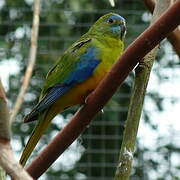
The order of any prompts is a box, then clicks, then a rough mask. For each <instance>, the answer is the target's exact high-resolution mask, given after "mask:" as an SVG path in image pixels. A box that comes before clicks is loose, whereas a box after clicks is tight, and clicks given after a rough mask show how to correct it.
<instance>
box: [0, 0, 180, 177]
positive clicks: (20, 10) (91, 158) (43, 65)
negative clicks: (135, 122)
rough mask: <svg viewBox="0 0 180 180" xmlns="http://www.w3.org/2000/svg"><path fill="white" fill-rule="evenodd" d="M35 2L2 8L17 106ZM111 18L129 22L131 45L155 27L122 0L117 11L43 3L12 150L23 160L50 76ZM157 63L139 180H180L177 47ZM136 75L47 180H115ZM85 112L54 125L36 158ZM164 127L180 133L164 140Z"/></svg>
mask: <svg viewBox="0 0 180 180" xmlns="http://www.w3.org/2000/svg"><path fill="white" fill-rule="evenodd" d="M3 2H4V1H3ZM32 3H33V2H32V1H28V0H27V1H23V2H19V1H17V2H16V1H14V2H13V1H7V2H4V3H2V4H0V14H1V17H0V25H1V28H0V44H1V46H0V57H1V58H0V59H1V60H0V75H1V76H2V80H3V82H4V84H5V86H6V89H7V90H8V96H9V100H10V104H11V105H13V103H14V101H15V99H16V96H17V92H18V89H19V86H20V84H21V81H22V78H23V73H24V71H25V68H26V64H27V56H28V52H29V43H30V32H31V24H32V13H33V6H32ZM107 12H116V13H118V14H120V15H122V16H123V17H124V18H125V19H126V20H127V28H128V32H127V37H126V46H127V45H128V44H129V43H130V42H132V41H133V40H134V38H135V37H137V36H138V35H139V34H140V33H141V32H142V31H143V30H144V29H145V28H146V27H147V26H148V23H149V20H150V18H151V16H150V14H149V13H148V12H147V11H146V9H145V7H144V5H143V3H142V2H140V1H131V0H128V1H119V2H116V6H115V8H113V7H111V6H110V4H109V2H108V1H102V2H100V1H95V0H93V1H91V2H86V1H83V0H82V1H78V2H77V1H66V2H65V1H55V0H54V1H52V2H48V1H45V0H44V1H42V5H41V18H40V30H39V40H38V55H37V63H36V66H35V70H34V73H33V77H32V80H31V83H30V87H29V89H28V92H27V93H26V95H25V97H24V98H25V103H24V105H23V108H22V109H21V112H20V113H19V114H18V116H17V120H16V122H15V123H14V125H13V133H14V134H13V142H12V145H13V148H14V149H15V150H16V152H17V156H18V157H19V153H20V152H21V151H22V147H23V146H24V145H25V143H26V142H27V139H28V138H27V137H28V135H30V132H31V131H32V128H33V126H34V124H22V118H23V116H24V115H25V114H26V113H27V112H29V111H30V109H32V107H33V106H34V105H35V104H36V103H37V101H38V96H39V93H40V90H41V87H42V85H43V81H44V79H45V75H46V73H47V72H48V70H49V69H50V67H52V65H53V64H54V62H55V61H56V60H57V59H58V57H59V56H60V55H61V53H62V52H63V51H64V50H65V49H66V48H67V47H68V46H69V45H71V43H72V42H74V41H75V40H77V39H78V38H79V37H80V36H81V35H82V34H84V33H85V32H86V31H87V30H88V28H89V27H90V26H91V25H92V23H93V22H95V21H96V20H97V18H99V17H100V16H101V15H104V14H105V13H107ZM164 59H165V60H164ZM157 60H158V62H157V63H155V67H154V69H153V74H152V80H151V83H150V85H151V87H150V88H149V90H148V94H147V98H146V99H147V103H145V109H144V112H143V116H142V119H143V122H142V124H141V125H140V129H139V133H140V135H139V139H140V140H139V141H138V143H137V149H136V153H135V161H134V167H133V171H132V176H131V179H132V180H136V179H137V180H143V179H144V180H145V179H167V180H170V179H179V177H180V174H179V172H178V169H179V164H178V162H180V159H179V157H178V153H179V151H180V144H179V143H178V142H180V141H179V140H180V139H179V137H178V134H180V133H179V132H178V130H177V128H176V126H175V127H174V126H173V125H172V124H173V123H175V124H176V123H177V118H176V116H177V111H175V110H176V108H177V107H179V99H180V97H179V95H178V93H177V92H176V91H175V90H174V91H175V93H174V94H173V93H171V92H170V88H171V83H172V82H173V81H175V82H177V80H178V78H179V77H180V74H179V72H178V71H179V59H178V57H177V56H176V55H175V54H174V52H173V51H172V48H171V46H170V45H169V44H167V43H164V44H163V47H162V49H161V51H160V53H159V55H158V57H157ZM174 69H176V70H174ZM166 72H168V73H166ZM133 76H134V74H133V73H132V74H131V75H130V76H129V78H128V79H127V80H126V82H125V83H124V84H123V85H122V86H121V87H120V89H119V90H118V91H117V93H116V94H115V95H114V97H113V98H112V100H111V101H110V102H109V103H108V104H107V106H106V107H105V108H104V112H102V113H99V114H98V115H97V117H96V119H95V120H94V121H93V122H92V124H91V125H90V126H89V127H88V128H87V129H86V131H85V132H84V133H83V134H82V135H81V137H79V139H78V140H77V141H75V142H74V143H73V144H72V145H71V146H70V147H69V148H68V150H67V151H66V152H65V153H64V154H63V155H62V156H61V157H60V158H59V159H58V160H57V162H56V163H55V164H53V166H52V167H51V168H49V170H48V172H47V173H46V174H45V175H43V176H42V177H41V178H40V179H62V180H63V179H64V180H65V179H76V180H96V179H98V180H100V179H102V180H110V179H112V178H113V176H114V173H115V168H116V166H117V162H118V154H119V150H120V145H121V140H122V135H123V129H124V124H125V123H124V122H125V120H126V117H127V111H128V104H129V98H130V93H131V87H132V82H133ZM173 84H174V83H173ZM178 87H179V83H176V84H175V89H176V88H177V89H178ZM163 88H164V89H165V91H166V92H168V91H169V92H170V95H169V96H168V95H167V93H164V91H163ZM172 105H174V107H175V109H174V112H173V116H172V117H169V118H173V119H174V121H172V122H169V121H168V123H167V122H166V125H167V126H166V128H165V126H162V127H161V126H160V125H159V124H160V123H163V122H162V120H163V119H166V118H165V115H164V114H167V116H170V113H168V112H169V111H168V110H169V109H168V107H170V106H172ZM77 108H78V107H73V108H71V109H69V110H67V111H65V112H64V113H63V114H62V115H59V116H58V117H56V118H55V119H54V120H53V122H52V125H51V127H50V128H49V129H48V131H47V133H46V135H44V136H43V138H42V140H41V142H40V143H39V145H38V147H37V148H36V150H35V153H34V154H33V156H32V157H34V156H36V155H37V153H39V151H40V150H41V149H42V146H44V145H45V144H47V143H48V142H49V141H50V140H51V139H52V137H54V135H55V134H56V133H57V132H58V131H59V130H60V129H61V128H62V127H63V126H65V124H66V123H67V121H68V120H69V118H70V117H71V116H72V114H74V113H75V111H76V110H77ZM165 111H166V113H164V112H165ZM163 113H164V114H163ZM169 118H167V119H169ZM160 119H161V121H160ZM156 120H157V121H156ZM171 123H172V124H171ZM161 128H162V129H161ZM163 128H165V131H167V129H168V128H170V129H171V131H173V132H175V134H174V135H172V133H168V132H167V133H164V132H163ZM158 130H159V131H158ZM162 132H163V133H162ZM154 134H156V135H154ZM166 140H167V141H166ZM148 141H149V143H148ZM152 146H153V148H152ZM155 157H156V158H155ZM162 161H163V164H164V166H163V165H162Z"/></svg>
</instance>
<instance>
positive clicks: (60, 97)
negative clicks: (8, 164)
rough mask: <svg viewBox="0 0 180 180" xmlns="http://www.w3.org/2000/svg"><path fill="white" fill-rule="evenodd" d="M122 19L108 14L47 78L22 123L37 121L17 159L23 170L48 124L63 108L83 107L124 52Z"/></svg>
mask: <svg viewBox="0 0 180 180" xmlns="http://www.w3.org/2000/svg"><path fill="white" fill-rule="evenodd" d="M125 34H126V23H125V19H124V18H123V17H121V16H120V15H118V14H115V13H108V14H106V15H104V16H102V17H100V18H99V19H98V20H97V21H96V22H95V23H94V25H93V26H92V27H91V28H90V29H89V31H88V32H87V33H86V34H84V35H83V36H82V37H81V38H80V39H79V40H78V41H76V42H75V43H74V44H72V45H71V46H70V47H69V48H68V49H67V50H66V51H65V52H64V53H63V54H62V56H61V57H60V58H59V59H58V61H57V63H56V64H55V65H54V66H53V67H52V69H51V70H50V71H49V73H48V74H47V77H46V80H45V84H44V87H43V89H42V92H41V95H40V98H39V103H38V104H37V105H36V106H35V107H34V108H33V110H32V111H31V112H30V113H29V114H28V115H27V116H26V117H25V119H24V122H30V121H34V120H37V119H38V122H37V125H36V127H35V129H34V130H33V132H32V135H31V137H30V138H29V140H28V142H27V144H26V147H25V149H24V151H23V153H22V156H21V158H20V163H21V164H22V165H23V166H24V165H25V164H26V161H27V160H28V158H29V156H30V155H31V153H32V151H33V149H34V148H35V146H36V144H37V143H38V141H39V139H40V138H41V136H42V135H43V133H44V131H45V130H46V129H47V127H48V126H49V124H50V122H51V120H52V119H53V118H54V117H55V116H56V115H57V114H58V113H60V112H62V111H64V110H65V109H66V108H68V107H71V106H74V105H77V104H83V103H85V99H86V97H87V96H88V95H89V94H90V93H91V92H92V91H93V90H94V89H95V88H96V87H97V85H98V84H99V83H100V82H101V81H102V79H103V78H104V76H105V75H106V74H107V72H108V71H109V70H110V68H111V67H112V65H113V64H114V63H115V62H116V61H117V59H118V57H119V56H121V54H122V52H123V50H124V42H123V41H124V37H125Z"/></svg>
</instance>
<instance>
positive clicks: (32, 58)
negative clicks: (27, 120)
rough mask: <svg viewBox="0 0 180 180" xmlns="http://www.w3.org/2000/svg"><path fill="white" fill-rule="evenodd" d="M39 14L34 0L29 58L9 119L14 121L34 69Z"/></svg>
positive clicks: (38, 7) (38, 6) (37, 0)
mask: <svg viewBox="0 0 180 180" xmlns="http://www.w3.org/2000/svg"><path fill="white" fill-rule="evenodd" d="M39 14H40V0H35V1H34V14H33V25H32V33H31V47H30V52H29V60H28V65H27V69H26V72H25V75H24V78H23V82H22V86H21V89H20V91H19V94H18V97H17V99H16V103H15V105H14V108H13V110H12V112H11V117H10V119H11V121H14V120H15V118H16V115H17V114H18V112H19V110H20V108H21V106H22V103H23V101H24V95H25V93H26V90H27V88H28V86H29V82H30V78H31V76H32V72H33V69H34V65H35V61H36V54H37V42H38V31H39Z"/></svg>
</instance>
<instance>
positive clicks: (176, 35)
mask: <svg viewBox="0 0 180 180" xmlns="http://www.w3.org/2000/svg"><path fill="white" fill-rule="evenodd" d="M174 2H175V0H171V1H168V4H167V3H166V2H165V4H166V6H167V8H168V7H169V6H170V5H172V4H173V3H174ZM144 4H145V5H146V7H147V8H148V9H149V11H150V12H151V13H153V11H154V7H155V2H154V0H144ZM167 39H168V41H169V42H170V43H171V44H172V46H173V48H174V50H175V52H176V53H177V55H178V56H179V57H180V30H179V29H178V28H176V29H175V30H174V31H173V32H171V33H170V34H169V35H168V36H167Z"/></svg>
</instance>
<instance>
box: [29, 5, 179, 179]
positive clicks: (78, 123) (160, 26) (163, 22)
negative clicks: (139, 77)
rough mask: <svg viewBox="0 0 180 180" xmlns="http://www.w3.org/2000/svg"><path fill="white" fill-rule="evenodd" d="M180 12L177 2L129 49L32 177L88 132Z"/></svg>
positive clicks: (32, 171) (37, 161) (37, 164)
mask: <svg viewBox="0 0 180 180" xmlns="http://www.w3.org/2000/svg"><path fill="white" fill-rule="evenodd" d="M179 10H180V1H177V2H176V3H175V4H174V5H173V6H172V7H171V8H169V9H168V10H167V11H166V12H165V13H164V14H163V16H161V17H160V18H159V20H157V21H156V22H155V23H154V24H153V25H151V26H150V27H149V28H148V29H147V30H146V31H145V32H144V33H142V34H141V35H140V36H139V37H138V38H137V39H136V40H135V41H134V42H133V43H132V44H131V45H130V46H129V47H128V48H127V49H126V51H125V52H124V54H123V55H122V56H121V58H120V59H119V60H118V62H117V63H116V64H115V65H114V66H113V67H112V69H111V71H110V72H109V73H108V74H107V76H106V77H105V78H104V80H103V81H102V82H101V83H100V84H99V85H98V87H97V88H96V90H95V91H93V93H91V95H90V96H89V97H88V99H87V102H86V104H85V105H84V106H83V107H82V108H81V109H80V110H79V111H78V112H77V113H76V114H75V115H74V116H73V118H72V119H71V120H70V122H69V123H68V124H67V125H66V126H65V128H64V129H63V130H62V131H61V132H59V133H58V135H57V136H56V137H55V138H54V140H53V141H52V142H51V143H50V144H49V145H48V146H46V148H45V149H44V150H43V151H42V152H41V153H40V154H39V156H38V157H37V158H36V159H35V160H34V161H33V162H32V163H31V164H30V166H29V167H28V168H27V171H28V172H29V173H30V174H31V176H32V177H33V178H35V179H37V178H38V177H39V176H41V175H42V174H43V173H44V172H45V171H46V170H47V169H48V168H49V167H50V165H51V164H52V163H53V162H54V161H55V160H56V159H57V158H58V157H59V156H60V155H61V154H62V153H63V152H64V151H65V149H66V148H67V147H68V146H69V145H70V144H71V143H72V142H73V141H74V140H75V139H76V138H77V137H78V136H79V135H80V134H81V133H82V132H83V131H84V130H85V128H86V127H87V126H88V125H89V124H90V122H91V121H92V119H93V118H94V117H95V115H96V114H97V113H98V112H99V111H100V110H101V109H102V108H103V106H104V105H105V104H106V103H107V102H108V100H109V99H110V98H111V97H112V95H113V94H114V93H115V91H116V89H117V88H118V87H119V85H120V84H121V83H122V82H123V81H124V80H125V78H126V77H127V76H128V74H129V72H130V71H132V70H133V68H134V67H135V66H136V65H137V63H138V62H139V60H140V59H142V58H143V57H144V56H145V55H146V54H147V53H148V52H149V51H150V50H152V49H153V48H154V47H155V46H156V45H157V44H159V43H160V41H161V40H163V39H164V38H165V37H166V36H167V35H168V33H170V32H171V31H173V30H174V29H175V28H176V27H177V26H178V25H179V24H180V14H179ZM142 47H143V48H142ZM132 57H133V58H132Z"/></svg>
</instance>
